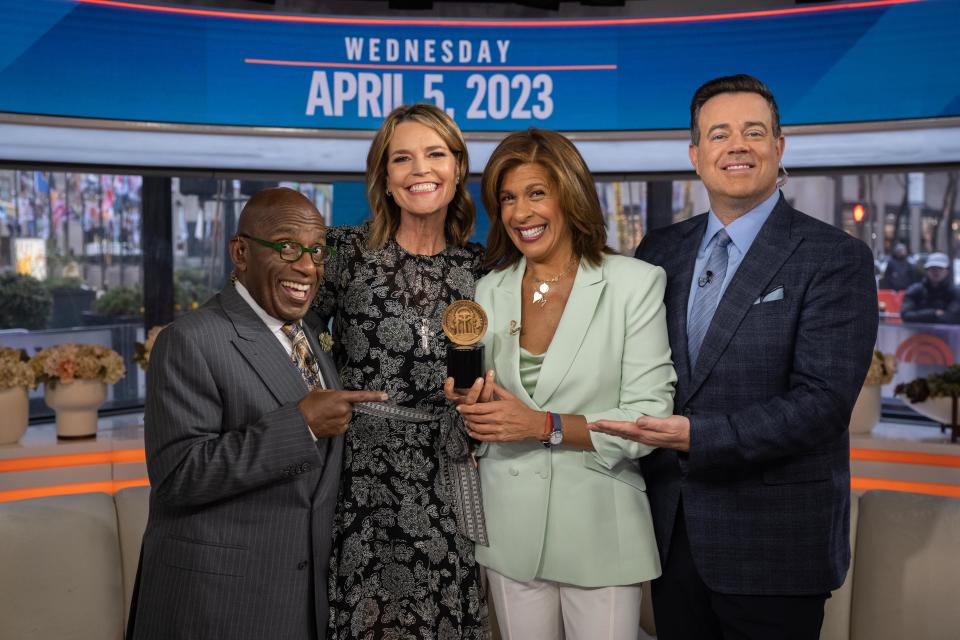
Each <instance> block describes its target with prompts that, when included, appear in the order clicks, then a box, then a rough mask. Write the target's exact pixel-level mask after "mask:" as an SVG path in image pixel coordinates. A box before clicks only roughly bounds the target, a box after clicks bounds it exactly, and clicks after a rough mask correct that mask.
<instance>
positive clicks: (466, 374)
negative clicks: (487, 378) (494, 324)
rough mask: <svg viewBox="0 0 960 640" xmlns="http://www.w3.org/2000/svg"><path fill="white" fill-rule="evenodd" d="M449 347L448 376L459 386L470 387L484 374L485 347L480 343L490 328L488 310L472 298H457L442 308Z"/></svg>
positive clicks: (455, 386)
mask: <svg viewBox="0 0 960 640" xmlns="http://www.w3.org/2000/svg"><path fill="white" fill-rule="evenodd" d="M443 332H444V333H445V334H447V337H448V338H449V339H450V342H452V343H453V344H451V345H450V346H449V347H447V376H449V377H451V378H453V386H454V388H456V389H468V388H470V387H471V386H473V383H474V382H475V381H476V380H477V378H482V377H483V353H484V347H483V345H482V344H478V343H479V342H480V340H481V339H482V338H483V335H484V334H485V333H486V332H487V314H486V313H484V311H483V307H481V306H480V305H478V304H477V303H476V302H473V301H471V300H457V301H456V302H454V303H453V304H451V305H450V306H448V307H447V308H446V310H445V311H444V312H443Z"/></svg>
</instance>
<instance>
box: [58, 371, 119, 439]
mask: <svg viewBox="0 0 960 640" xmlns="http://www.w3.org/2000/svg"><path fill="white" fill-rule="evenodd" d="M43 386H44V390H43V399H44V400H46V402H47V406H48V407H50V408H51V409H53V410H54V411H56V412H57V437H58V438H64V439H69V438H89V437H92V436H95V435H97V409H99V408H100V405H102V404H103V402H104V400H106V399H107V385H106V384H104V383H103V382H101V381H99V380H74V381H73V382H71V383H70V384H56V385H49V384H45V385H43Z"/></svg>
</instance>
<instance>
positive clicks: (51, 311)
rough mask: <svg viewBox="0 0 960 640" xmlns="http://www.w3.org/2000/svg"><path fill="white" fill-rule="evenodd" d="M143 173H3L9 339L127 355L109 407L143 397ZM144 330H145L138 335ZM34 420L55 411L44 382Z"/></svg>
mask: <svg viewBox="0 0 960 640" xmlns="http://www.w3.org/2000/svg"><path fill="white" fill-rule="evenodd" d="M141 184H142V179H141V177H140V176H136V175H112V174H97V173H73V172H59V171H38V170H0V272H2V275H0V290H2V291H0V297H2V299H3V302H4V304H3V305H2V311H0V344H2V345H3V346H7V347H15V348H22V349H24V350H26V351H27V352H28V354H30V355H33V354H35V353H36V352H37V351H39V350H40V349H42V348H45V347H48V346H52V345H55V344H61V343H64V342H81V343H94V344H101V345H104V346H108V347H111V348H113V349H114V350H116V351H117V352H119V353H120V354H121V355H122V356H123V357H124V360H125V361H126V365H127V375H126V377H125V378H124V379H122V380H121V381H120V382H119V383H117V384H115V385H113V386H112V387H110V388H109V390H108V396H107V403H106V405H105V406H104V408H105V409H112V408H123V407H136V406H139V405H141V404H142V403H143V394H142V389H141V387H142V381H141V380H140V372H139V370H138V369H137V368H136V366H134V364H133V361H132V357H133V343H134V341H135V340H137V339H140V340H142V328H141V326H140V325H141V324H142V319H141V317H142V313H143V305H142V300H143V296H142V292H141V282H142V268H141V257H142V247H141V240H142V239H141V237H140V215H141V208H140V188H141ZM138 336H140V337H139V338H138ZM30 398H31V400H30V405H31V406H30V414H31V416H32V417H35V418H36V417H49V416H52V415H53V413H52V411H51V410H50V409H49V408H48V407H47V406H46V404H45V403H44V402H43V400H42V398H43V387H42V386H41V387H40V388H39V389H38V390H36V391H34V392H32V393H31V394H30Z"/></svg>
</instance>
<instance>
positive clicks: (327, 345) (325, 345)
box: [317, 331, 333, 353]
mask: <svg viewBox="0 0 960 640" xmlns="http://www.w3.org/2000/svg"><path fill="white" fill-rule="evenodd" d="M317 341H318V342H319V343H320V348H321V349H323V350H324V351H326V352H327V353H329V352H330V351H331V350H332V349H333V336H332V335H330V333H329V332H328V331H324V332H322V333H321V334H320V335H319V336H317Z"/></svg>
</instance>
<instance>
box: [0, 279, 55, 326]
mask: <svg viewBox="0 0 960 640" xmlns="http://www.w3.org/2000/svg"><path fill="white" fill-rule="evenodd" d="M51 305H52V300H51V297H50V292H49V291H47V289H46V287H44V286H43V283H42V282H40V281H39V280H37V279H36V278H34V277H33V276H28V275H22V274H19V273H4V274H0V329H45V328H46V327H47V320H48V319H49V317H50V307H51Z"/></svg>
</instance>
